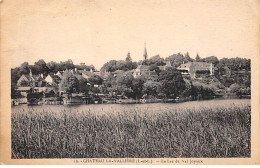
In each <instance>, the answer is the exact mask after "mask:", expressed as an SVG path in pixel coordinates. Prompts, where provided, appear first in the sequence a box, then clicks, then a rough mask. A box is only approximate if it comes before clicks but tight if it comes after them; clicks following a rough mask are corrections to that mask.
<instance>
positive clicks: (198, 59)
mask: <svg viewBox="0 0 260 168" xmlns="http://www.w3.org/2000/svg"><path fill="white" fill-rule="evenodd" d="M195 60H196V62H200V61H201V57H200V56H199V54H198V53H197V55H196V58H195Z"/></svg>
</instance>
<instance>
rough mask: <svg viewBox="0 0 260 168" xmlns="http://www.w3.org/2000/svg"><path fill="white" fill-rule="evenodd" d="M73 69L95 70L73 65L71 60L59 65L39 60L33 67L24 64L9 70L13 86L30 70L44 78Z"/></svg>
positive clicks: (85, 66)
mask: <svg viewBox="0 0 260 168" xmlns="http://www.w3.org/2000/svg"><path fill="white" fill-rule="evenodd" d="M73 68H77V69H79V70H83V69H86V70H90V69H92V70H95V67H94V66H93V65H85V64H80V65H75V64H74V63H73V61H72V60H71V59H69V60H67V61H64V62H63V61H61V62H60V63H57V62H54V61H51V62H48V63H46V62H45V61H44V60H43V59H40V60H38V61H37V62H35V63H34V64H33V65H29V63H28V62H24V63H22V64H21V65H20V66H19V67H16V68H14V69H11V81H12V83H13V84H15V83H16V82H17V80H18V79H19V78H20V77H21V76H22V75H23V74H29V73H30V69H31V71H32V74H33V75H38V74H43V75H44V76H47V75H48V74H49V73H57V72H58V71H64V70H66V69H73Z"/></svg>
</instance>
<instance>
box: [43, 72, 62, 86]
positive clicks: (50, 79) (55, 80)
mask: <svg viewBox="0 0 260 168" xmlns="http://www.w3.org/2000/svg"><path fill="white" fill-rule="evenodd" d="M44 80H45V81H46V84H47V85H53V84H59V83H60V81H61V78H60V77H59V76H58V75H55V74H48V76H46V78H45V79H44Z"/></svg>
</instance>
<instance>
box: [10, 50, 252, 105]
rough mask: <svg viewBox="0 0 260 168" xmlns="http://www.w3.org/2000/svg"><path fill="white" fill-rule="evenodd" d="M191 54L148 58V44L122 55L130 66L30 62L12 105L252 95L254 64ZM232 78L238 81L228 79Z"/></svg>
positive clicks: (173, 100)
mask: <svg viewBox="0 0 260 168" xmlns="http://www.w3.org/2000/svg"><path fill="white" fill-rule="evenodd" d="M187 54H188V53H187ZM187 54H186V55H185V56H183V55H181V54H180V53H178V54H175V55H173V56H171V57H169V58H168V59H162V58H160V56H154V57H151V58H150V59H148V54H147V50H146V47H145V49H144V55H143V60H142V61H139V62H138V63H135V62H132V59H131V57H130V53H128V54H127V58H126V60H125V61H121V63H122V62H123V64H124V65H126V67H127V66H128V67H130V68H118V67H116V65H117V64H118V62H120V61H117V62H116V61H114V60H112V61H110V62H108V63H106V64H105V65H104V66H103V67H102V68H101V70H100V71H97V70H95V69H94V68H86V67H87V66H85V64H84V63H81V66H78V67H77V66H71V67H66V69H64V68H63V70H58V71H56V72H55V71H53V72H50V71H47V70H45V69H46V68H45V69H44V68H43V70H42V73H39V74H36V73H35V72H33V71H32V68H30V67H29V66H28V67H27V69H28V70H29V74H28V73H27V74H26V73H24V74H21V76H20V77H19V78H18V80H17V81H15V82H13V83H15V84H14V85H15V87H13V86H12V87H13V88H12V105H19V104H28V105H35V104H50V105H57V104H100V103H119V104H121V103H129V104H131V103H154V102H162V103H163V102H172V103H173V102H182V101H191V100H201V99H213V98H219V97H227V96H230V95H233V96H234V95H236V96H239V97H250V94H251V91H250V79H249V78H250V69H248V68H247V69H246V68H245V66H244V67H242V65H241V62H240V63H239V67H238V69H237V70H232V69H231V68H232V67H230V66H228V65H222V64H223V63H222V64H221V66H220V61H218V60H216V59H217V58H216V57H209V59H208V60H207V58H206V59H201V58H200V57H199V56H198V55H197V57H196V59H195V60H194V59H192V58H190V57H189V55H187ZM171 58H172V59H171ZM223 60H224V61H227V60H225V59H223ZM181 61H182V62H181ZM242 61H243V60H242ZM246 61H247V62H246V63H248V60H246ZM222 62H223V61H222ZM233 62H234V61H233ZM114 63H116V64H114ZM242 63H243V62H242ZM129 65H130V66H129ZM45 66H46V65H45ZM232 66H233V64H232ZM246 66H248V64H247V65H246ZM46 67H47V66H46ZM47 69H48V68H47ZM233 69H234V68H233ZM234 76H235V77H236V78H234ZM231 78H232V79H235V80H236V81H231V82H230V81H229V79H231ZM223 81H224V82H223ZM227 83H228V84H227Z"/></svg>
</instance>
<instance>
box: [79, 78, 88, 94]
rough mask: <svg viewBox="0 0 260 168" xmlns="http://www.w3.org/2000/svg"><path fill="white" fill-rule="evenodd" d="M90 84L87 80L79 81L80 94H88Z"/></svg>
mask: <svg viewBox="0 0 260 168" xmlns="http://www.w3.org/2000/svg"><path fill="white" fill-rule="evenodd" d="M89 89H90V88H89V83H88V80H86V79H85V78H81V79H80V80H79V92H80V93H88V92H89Z"/></svg>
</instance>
